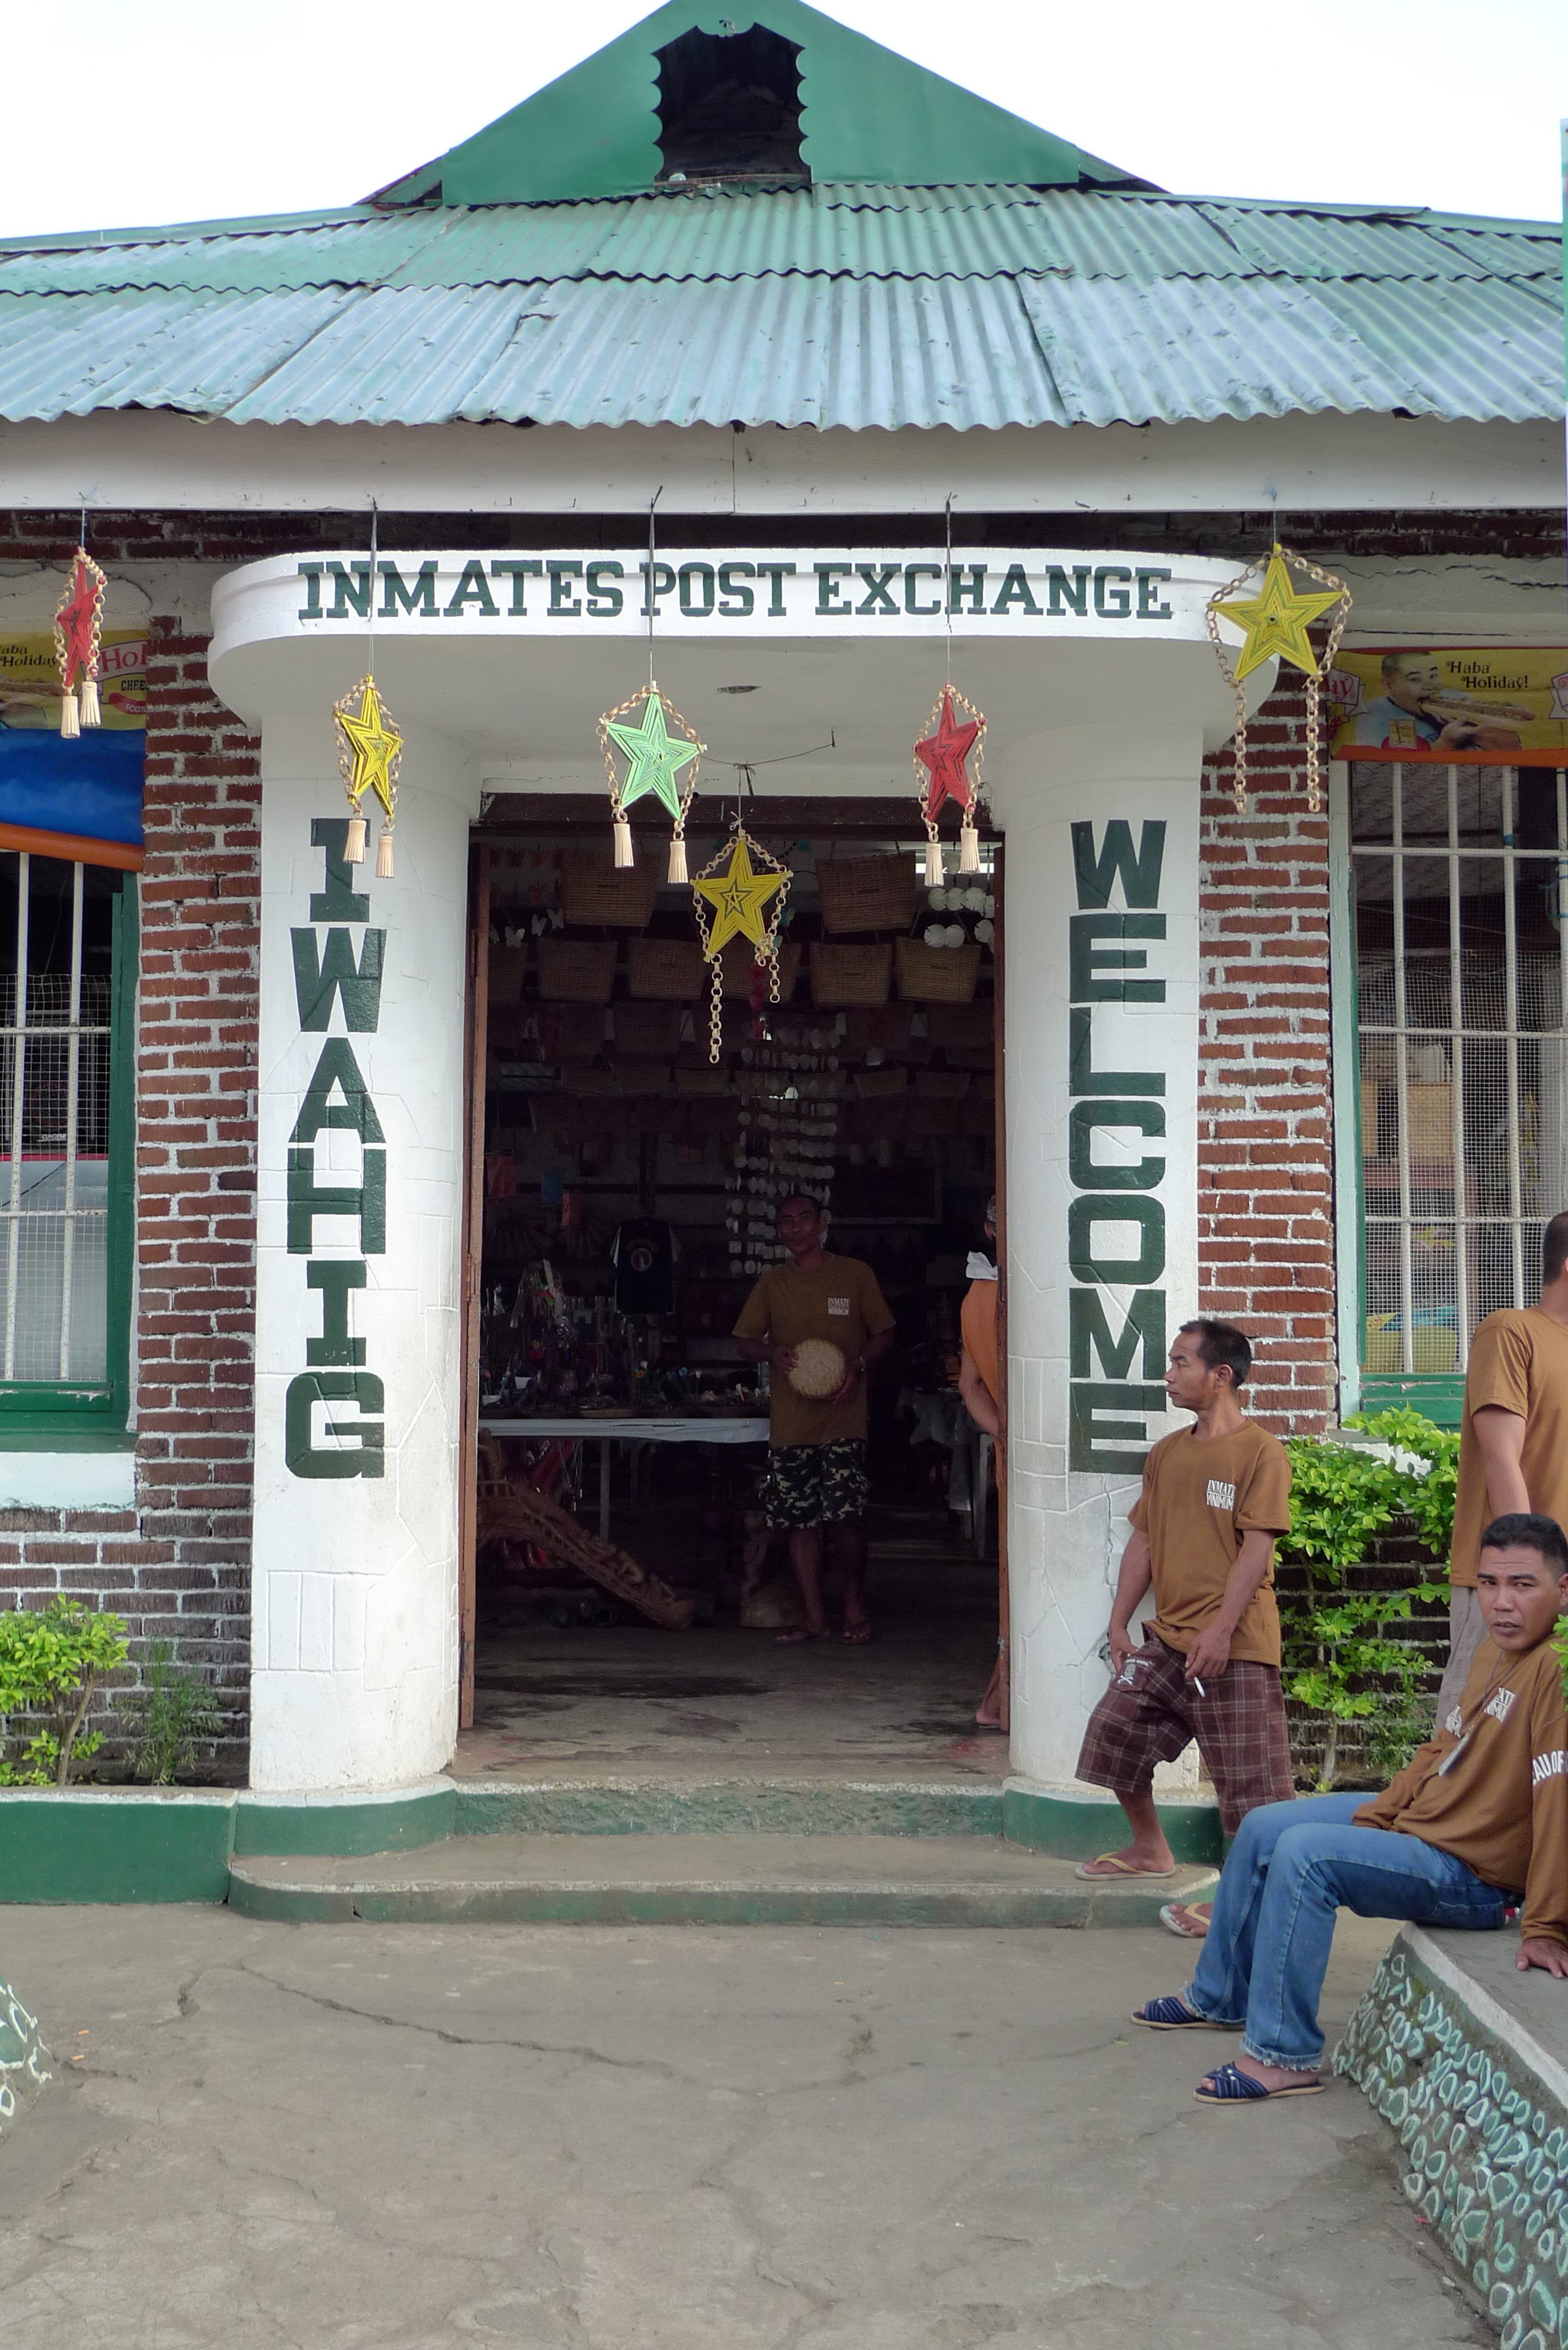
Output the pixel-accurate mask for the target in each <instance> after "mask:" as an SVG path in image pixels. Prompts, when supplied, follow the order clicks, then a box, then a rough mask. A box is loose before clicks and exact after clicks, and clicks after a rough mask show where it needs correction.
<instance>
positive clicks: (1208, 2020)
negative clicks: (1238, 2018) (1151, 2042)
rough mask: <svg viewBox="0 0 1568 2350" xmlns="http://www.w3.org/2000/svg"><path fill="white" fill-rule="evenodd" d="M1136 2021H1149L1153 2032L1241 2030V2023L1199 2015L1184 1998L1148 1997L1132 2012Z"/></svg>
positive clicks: (1149, 2026) (1148, 2024) (1148, 2023)
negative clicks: (1219, 2021) (1226, 2021)
mask: <svg viewBox="0 0 1568 2350" xmlns="http://www.w3.org/2000/svg"><path fill="white" fill-rule="evenodd" d="M1132 2020H1133V2022H1135V2023H1147V2026H1148V2028H1149V2030H1150V2031H1151V2032H1240V2031H1241V2025H1240V2024H1239V2023H1216V2022H1214V2020H1213V2018H1212V2017H1211V2016H1208V2015H1199V2014H1198V2013H1197V2012H1196V2011H1195V2010H1194V2009H1192V2008H1190V2007H1189V2006H1188V2004H1187V2002H1186V2001H1185V2000H1184V1999H1178V1998H1176V1997H1174V1996H1172V1997H1171V1998H1169V1999H1146V2000H1145V2002H1144V2003H1143V2005H1142V2006H1141V2007H1135V2008H1134V2010H1133V2012H1132Z"/></svg>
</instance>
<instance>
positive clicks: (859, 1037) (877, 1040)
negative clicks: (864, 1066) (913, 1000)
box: [844, 1003, 915, 1060]
mask: <svg viewBox="0 0 1568 2350" xmlns="http://www.w3.org/2000/svg"><path fill="white" fill-rule="evenodd" d="M914 1019H915V1012H914V1006H913V1005H912V1004H909V1003H870V1004H860V1005H857V1008H856V1009H855V1010H854V1011H853V1012H851V1013H850V1014H849V1017H848V1019H847V1021H846V1024H845V1029H846V1033H845V1038H844V1050H845V1052H846V1054H847V1055H849V1056H850V1058H851V1059H852V1060H859V1059H862V1058H863V1057H864V1056H865V1055H866V1054H867V1052H868V1051H869V1050H870V1048H871V1046H872V1045H880V1046H881V1048H882V1050H883V1051H884V1052H885V1053H898V1054H902V1055H906V1056H907V1055H908V1054H909V1044H910V1037H909V1031H910V1029H911V1028H912V1027H913V1025H914Z"/></svg>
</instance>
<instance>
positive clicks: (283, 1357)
mask: <svg viewBox="0 0 1568 2350" xmlns="http://www.w3.org/2000/svg"><path fill="white" fill-rule="evenodd" d="M262 775H263V788H262V914H261V923H262V954H261V980H262V1013H261V1068H260V1123H261V1132H260V1140H259V1198H258V1202H257V1206H258V1263H257V1305H256V1351H257V1364H256V1372H257V1376H256V1487H255V1534H254V1578H253V1596H254V1669H253V1675H252V1730H251V1783H252V1784H253V1786H255V1787H258V1788H265V1789H270V1790H279V1789H293V1788H314V1789H323V1790H326V1789H353V1788H375V1787H391V1786H399V1785H406V1784H409V1783H412V1782H415V1781H418V1780H420V1779H423V1778H428V1777H429V1776H430V1775H431V1773H434V1772H437V1771H439V1770H441V1768H442V1767H443V1766H444V1765H445V1763H447V1762H449V1761H450V1759H451V1756H452V1745H453V1742H454V1739H455V1736H456V1731H457V1693H458V1659H457V1615H456V1610H457V1525H458V1399H459V1348H460V1296H461V1290H460V1278H461V1276H460V1243H461V1233H462V1224H461V1201H462V1159H463V1151H462V1095H463V1069H462V1051H463V1043H462V1028H463V1016H462V1015H463V970H464V952H465V937H466V900H467V887H468V884H467V869H468V828H469V825H470V822H471V820H472V816H474V815H475V813H476V812H477V807H478V785H477V778H476V776H475V775H473V773H472V768H471V765H470V764H469V762H468V761H467V759H466V757H465V755H464V754H462V752H461V751H459V750H458V749H456V748H455V747H454V746H452V744H450V743H446V742H444V741H443V740H442V739H441V737H439V736H431V735H415V734H412V733H410V737H409V739H408V743H407V746H406V748H405V751H404V755H403V765H402V782H401V787H400V795H399V808H398V825H397V875H396V879H392V880H389V881H379V880H377V879H376V876H375V863H374V846H373V844H374V837H375V835H374V828H373V827H372V834H371V839H372V848H371V852H370V855H369V857H368V858H367V859H366V861H365V863H364V864H363V865H360V866H358V867H351V868H347V873H348V875H349V876H351V877H352V882H353V886H354V888H355V889H358V891H360V892H362V893H364V895H365V896H367V897H368V898H369V907H368V908H365V909H364V910H359V909H358V908H355V909H354V910H352V912H351V913H350V915H349V918H348V919H347V920H341V919H337V915H338V914H340V913H341V911H342V899H341V898H340V897H339V899H338V901H337V910H336V911H333V910H328V909H327V908H325V907H323V906H322V905H321V904H319V903H318V904H317V908H316V910H315V917H316V918H315V919H313V910H312V906H311V899H312V897H313V896H316V897H317V898H318V899H319V897H320V893H322V892H323V890H324V889H326V887H327V857H326V852H325V850H324V849H323V847H320V846H315V847H313V846H312V842H311V826H312V820H313V819H314V818H319V817H328V818H341V817H342V816H344V815H345V813H346V809H345V805H344V798H343V788H342V784H341V781H340V779H339V776H338V775H337V766H336V762H335V760H334V756H333V744H332V738H331V733H330V726H329V721H328V719H327V713H325V712H312V713H311V715H310V717H309V718H308V720H296V719H289V720H285V721H273V720H269V721H268V722H267V723H266V724H265V728H264V730H263V738H262ZM379 931H384V933H385V944H384V951H383V963H384V967H383V972H382V978H381V984H380V993H379V1003H375V1001H374V991H373V989H369V990H365V989H362V990H361V993H360V996H359V1001H358V1006H357V1010H356V1016H357V1017H358V1019H359V1020H360V1021H361V1022H363V1023H365V1024H364V1025H362V1026H359V1027H358V1028H354V1027H351V1026H350V1024H348V1020H347V1018H346V1006H345V995H344V992H343V991H341V990H339V991H336V992H332V1000H331V1008H330V1012H329V1014H328V1015H327V1019H326V1023H325V1026H324V1027H323V1028H321V1029H320V1030H318V1031H316V1030H311V1029H309V1028H306V1026H305V1025H304V1024H303V1022H302V1013H301V992H300V989H299V987H298V986H297V985H296V957H295V951H294V944H293V941H294V940H295V938H296V937H301V938H302V939H303V941H304V949H305V953H306V967H307V971H308V970H311V969H314V966H315V963H316V962H318V961H322V960H324V959H327V958H328V957H329V956H330V955H331V954H333V953H334V952H337V953H339V954H340V953H341V952H342V951H343V950H344V949H345V948H347V950H348V951H349V952H351V955H352V958H353V962H354V964H355V965H356V966H357V967H358V966H360V965H361V962H362V958H363V957H364V955H365V951H366V945H365V942H366V941H367V940H368V939H369V938H373V936H374V934H375V933H376V932H379ZM334 934H336V939H337V946H336V947H335V948H334V947H329V945H328V941H329V939H330V938H332V937H333V935H334ZM374 951H375V950H374V948H373V947H372V948H371V950H370V952H371V956H372V960H373V957H374ZM308 993H309V991H308V989H307V990H306V995H307V997H308ZM350 993H352V991H350ZM371 1014H373V1015H374V1024H373V1025H370V1024H369V1019H370V1017H371ZM345 1041H346V1043H347V1045H348V1052H349V1053H350V1054H351V1055H352V1061H351V1062H349V1063H345V1061H344V1059H343V1054H342V1045H343V1042H345ZM328 1045H332V1046H333V1048H334V1053H335V1055H336V1058H337V1066H338V1067H339V1068H342V1067H344V1066H348V1067H349V1068H350V1070H351V1069H352V1068H354V1067H357V1068H358V1072H359V1073H360V1075H361V1076H362V1077H363V1080H364V1084H365V1087H366V1088H367V1090H368V1093H369V1101H370V1104H371V1107H372V1110H373V1120H372V1119H369V1118H368V1119H367V1121H366V1123H367V1126H368V1127H369V1131H370V1132H371V1133H372V1134H373V1133H374V1131H375V1128H376V1127H377V1126H379V1129H380V1134H381V1136H382V1141H381V1142H380V1143H379V1144H378V1145H373V1146H372V1145H370V1144H368V1143H367V1142H366V1141H364V1140H363V1139H361V1134H360V1132H359V1131H358V1130H357V1128H358V1121H357V1120H356V1124H355V1128H353V1129H351V1128H349V1126H348V1122H347V1114H346V1108H345V1105H346V1096H345V1093H344V1090H343V1087H341V1086H340V1085H339V1086H337V1087H333V1088H332V1089H331V1090H330V1092H329V1093H328V1094H327V1095H326V1096H325V1097H324V1098H325V1099H326V1100H327V1104H328V1106H329V1107H337V1108H338V1109H339V1110H340V1111H344V1113H345V1114H344V1117H343V1118H342V1119H341V1120H340V1122H339V1123H337V1124H336V1125H327V1127H326V1128H325V1129H324V1130H322V1131H320V1132H318V1133H317V1135H316V1136H315V1138H314V1139H313V1140H312V1141H310V1142H308V1143H302V1142H301V1140H300V1139H298V1129H299V1125H300V1117H301V1109H302V1105H303V1104H304V1103H305V1100H306V1094H307V1091H308V1089H309V1088H310V1087H311V1083H312V1079H313V1076H316V1075H317V1071H318V1070H319V1068H320V1065H321V1060H322V1055H323V1051H324V1048H326V1047H327V1046H328ZM291 1144H292V1148H293V1149H294V1151H295V1154H296V1182H295V1188H296V1211H295V1219H294V1227H295V1228H294V1232H293V1241H294V1246H293V1248H292V1249H291V1247H290V1230H289V1225H290V1219H289V1209H288V1199H287V1191H288V1169H289V1158H290V1149H291ZM371 1148H375V1149H384V1152H385V1161H384V1169H385V1232H384V1240H383V1242H382V1245H380V1246H379V1247H378V1246H377V1243H378V1240H379V1239H382V1236H380V1235H379V1234H378V1233H377V1232H376V1231H375V1229H374V1223H375V1219H374V1214H373V1213H372V1215H371V1217H370V1219H369V1222H367V1223H366V1224H364V1225H361V1224H360V1222H358V1219H357V1218H355V1217H353V1216H346V1215H342V1214H337V1213H327V1214H317V1216H316V1217H315V1218H314V1220H307V1221H306V1222H305V1223H304V1224H303V1225H302V1223H301V1218H300V1203H299V1201H298V1198H297V1194H298V1192H299V1191H300V1188H301V1181H300V1166H299V1154H300V1152H301V1151H302V1150H306V1151H309V1152H313V1153H314V1159H313V1163H312V1162H310V1161H308V1160H307V1162H306V1177H305V1180H306V1181H307V1182H313V1183H314V1185H315V1187H316V1189H317V1191H318V1192H319V1191H330V1190H331V1189H333V1188H336V1187H344V1188H346V1189H348V1190H349V1191H353V1190H354V1189H355V1188H357V1187H358V1186H360V1185H361V1184H363V1183H365V1182H366V1180H367V1174H368V1172H369V1171H372V1170H367V1164H366V1154H367V1150H368V1149H371ZM373 1188H374V1186H373V1184H372V1186H371V1189H372V1190H373ZM335 1263H337V1264H344V1265H346V1267H347V1271H346V1272H344V1273H334V1271H333V1270H332V1267H333V1265H334V1264H335ZM311 1265H314V1266H316V1267H317V1273H316V1274H315V1279H316V1280H317V1284H322V1285H317V1286H316V1287H312V1286H311V1285H310V1282H309V1278H308V1277H307V1266H311ZM361 1266H362V1267H363V1273H362V1274H360V1270H359V1269H360V1267H361ZM361 1279H362V1281H363V1286H357V1285H350V1284H357V1283H358V1281H360V1280H361ZM335 1314H336V1318H337V1341H336V1343H334V1341H333V1337H332V1331H333V1322H334V1315H335ZM312 1339H314V1340H315V1342H316V1344H315V1346H314V1347H312V1346H311V1344H310V1342H311V1340H312ZM361 1350H362V1351H361ZM313 1366H314V1367H316V1368H317V1374H318V1376H319V1377H320V1378H321V1379H322V1381H323V1383H324V1384H325V1385H327V1388H328V1396H329V1400H327V1401H325V1402H323V1401H319V1400H318V1401H316V1402H315V1403H314V1404H312V1403H311V1401H310V1392H311V1391H310V1388H309V1387H308V1386H304V1387H301V1386H300V1385H298V1384H297V1383H299V1382H300V1381H301V1378H302V1375H304V1374H306V1372H307V1370H309V1369H310V1368H311V1367H313ZM361 1377H363V1378H364V1379H365V1380H366V1381H368V1382H376V1381H379V1389H378V1388H375V1387H374V1386H373V1385H369V1384H367V1385H365V1386H363V1387H362V1388H360V1391H359V1393H358V1395H355V1394H353V1393H352V1390H353V1388H354V1386H355V1382H356V1380H357V1379H358V1378H361ZM334 1383H336V1393H334V1392H333V1386H334ZM291 1389H293V1390H294V1405H295V1409H294V1423H295V1432H294V1440H293V1443H292V1444H290V1443H289V1442H288V1441H287V1440H286V1427H287V1422H288V1418H289V1401H290V1392H291ZM345 1390H348V1391H349V1392H348V1398H347V1399H345ZM302 1404H303V1407H304V1409H302ZM335 1429H336V1431H337V1432H336V1433H335V1432H334V1430H335ZM378 1431H379V1432H380V1440H381V1450H380V1451H379V1454H378V1452H377V1450H376V1446H377V1438H378ZM302 1444H303V1445H304V1446H305V1447H306V1448H307V1451H306V1452H305V1453H302V1450H301V1447H302ZM346 1457H347V1458H348V1460H349V1461H350V1462H351V1465H352V1466H353V1467H354V1469H355V1470H356V1471H366V1470H369V1471H379V1473H354V1474H350V1475H342V1474H336V1473H332V1471H334V1470H335V1469H336V1468H337V1467H338V1466H339V1464H340V1463H342V1462H343V1461H344V1460H345V1458H346ZM302 1471H303V1473H302Z"/></svg>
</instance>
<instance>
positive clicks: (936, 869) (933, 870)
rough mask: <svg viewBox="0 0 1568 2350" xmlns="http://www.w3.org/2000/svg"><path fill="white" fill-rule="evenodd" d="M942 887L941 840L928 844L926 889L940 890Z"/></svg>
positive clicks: (928, 842) (929, 841)
mask: <svg viewBox="0 0 1568 2350" xmlns="http://www.w3.org/2000/svg"><path fill="white" fill-rule="evenodd" d="M941 886H942V844H941V842H940V840H928V841H927V843H926V887H927V889H940V888H941Z"/></svg>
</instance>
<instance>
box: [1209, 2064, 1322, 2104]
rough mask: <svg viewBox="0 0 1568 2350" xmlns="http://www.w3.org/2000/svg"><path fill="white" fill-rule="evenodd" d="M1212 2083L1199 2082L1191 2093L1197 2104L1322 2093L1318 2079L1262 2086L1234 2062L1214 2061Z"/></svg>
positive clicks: (1310, 2095) (1249, 2100)
mask: <svg viewBox="0 0 1568 2350" xmlns="http://www.w3.org/2000/svg"><path fill="white" fill-rule="evenodd" d="M1209 2078H1210V2080H1211V2081H1212V2082H1213V2084H1214V2086H1213V2087H1212V2088H1211V2089H1206V2088H1204V2087H1203V2085H1202V2084H1201V2083H1199V2086H1198V2087H1197V2088H1196V2089H1194V2090H1193V2092H1192V2094H1193V2095H1194V2096H1195V2097H1196V2098H1197V2100H1198V2102H1199V2105H1200V2106H1255V2105H1258V2104H1260V2103H1263V2102H1269V2101H1272V2099H1274V2098H1276V2097H1317V2096H1321V2095H1322V2094H1323V2083H1322V2082H1321V2081H1303V2082H1302V2084H1301V2085H1300V2087H1299V2088H1291V2089H1265V2088H1264V2086H1263V2085H1262V2081H1254V2080H1253V2078H1252V2076H1251V2074H1250V2073H1243V2072H1241V2070H1240V2069H1239V2067H1238V2066H1236V2065H1234V2064H1217V2065H1216V2066H1215V2068H1214V2070H1213V2072H1212V2073H1210V2075H1209Z"/></svg>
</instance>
